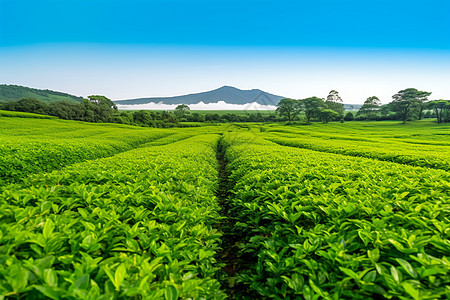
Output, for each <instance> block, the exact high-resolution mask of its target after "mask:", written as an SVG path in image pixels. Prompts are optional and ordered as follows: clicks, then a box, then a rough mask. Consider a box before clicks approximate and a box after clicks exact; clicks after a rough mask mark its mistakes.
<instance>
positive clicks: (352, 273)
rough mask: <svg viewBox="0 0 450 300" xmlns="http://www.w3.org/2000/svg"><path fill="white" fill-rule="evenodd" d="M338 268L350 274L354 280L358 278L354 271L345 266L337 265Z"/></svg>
mask: <svg viewBox="0 0 450 300" xmlns="http://www.w3.org/2000/svg"><path fill="white" fill-rule="evenodd" d="M339 269H340V270H341V271H342V272H344V273H345V274H347V276H350V277H351V278H353V279H354V280H357V281H358V280H359V277H358V274H356V273H355V272H353V271H352V270H350V269H347V268H343V267H339Z"/></svg>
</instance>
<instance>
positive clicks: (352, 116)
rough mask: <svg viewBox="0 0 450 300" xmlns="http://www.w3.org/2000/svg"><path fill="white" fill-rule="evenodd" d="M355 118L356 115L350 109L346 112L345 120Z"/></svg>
mask: <svg viewBox="0 0 450 300" xmlns="http://www.w3.org/2000/svg"><path fill="white" fill-rule="evenodd" d="M354 119H355V115H354V114H353V113H352V112H351V111H349V112H348V113H346V114H345V117H344V120H345V121H353V120H354Z"/></svg>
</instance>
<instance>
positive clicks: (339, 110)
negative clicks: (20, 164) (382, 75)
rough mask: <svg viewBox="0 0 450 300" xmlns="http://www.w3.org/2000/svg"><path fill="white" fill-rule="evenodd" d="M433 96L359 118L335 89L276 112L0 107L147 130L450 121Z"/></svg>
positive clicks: (409, 97) (29, 102)
mask: <svg viewBox="0 0 450 300" xmlns="http://www.w3.org/2000/svg"><path fill="white" fill-rule="evenodd" d="M430 94H431V93H430V92H425V91H419V90H417V89H414V88H408V89H405V90H401V91H399V92H398V93H397V94H395V95H393V96H392V98H393V101H392V102H390V103H388V104H386V105H382V104H381V101H380V99H379V98H378V97H376V96H371V97H369V98H367V99H366V101H365V102H364V104H363V105H362V106H361V108H360V109H359V110H358V112H356V114H354V113H353V112H347V113H346V114H345V111H344V104H343V101H342V98H341V97H340V96H339V93H338V92H337V91H336V90H332V91H331V92H330V93H329V94H328V96H327V97H326V98H325V99H323V98H318V97H310V98H306V99H299V100H296V99H288V98H287V99H282V100H281V101H280V102H279V103H278V106H277V109H276V113H277V114H269V115H266V114H264V115H263V114H261V113H248V114H245V115H242V114H233V113H226V114H217V113H206V114H199V113H191V112H190V109H189V106H187V105H185V104H180V105H178V106H177V107H176V109H175V110H174V111H173V112H169V111H157V112H156V111H147V110H140V111H118V109H117V106H116V105H115V104H114V102H113V101H111V100H110V99H108V98H106V97H105V96H99V95H92V96H89V97H88V98H87V99H82V101H81V102H79V103H72V102H66V101H56V102H51V103H49V104H47V103H45V102H43V101H40V100H37V99H33V98H23V99H20V100H15V101H8V102H3V103H1V102H0V109H4V110H10V111H21V112H29V113H37V114H44V115H51V116H56V117H58V118H60V119H66V120H78V121H85V122H96V123H98V122H108V123H119V124H129V125H137V126H148V127H159V128H166V127H179V126H184V125H183V122H211V123H228V122H282V121H288V122H292V121H294V120H295V121H296V120H301V119H303V120H305V121H306V123H307V124H309V123H310V122H314V121H319V122H324V123H328V122H330V121H341V122H343V121H352V120H401V121H402V122H403V123H405V122H406V121H408V120H420V119H422V118H436V119H437V122H438V123H447V122H450V100H433V101H428V97H429V96H430Z"/></svg>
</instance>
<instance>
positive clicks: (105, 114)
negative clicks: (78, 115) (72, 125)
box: [83, 95, 117, 122]
mask: <svg viewBox="0 0 450 300" xmlns="http://www.w3.org/2000/svg"><path fill="white" fill-rule="evenodd" d="M83 106H84V109H85V121H88V122H107V121H109V120H110V119H111V117H112V116H113V114H114V113H115V112H117V106H116V104H115V103H114V102H112V101H111V100H110V99H108V98H106V97H105V96H98V95H93V96H88V99H83Z"/></svg>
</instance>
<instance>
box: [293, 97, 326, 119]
mask: <svg viewBox="0 0 450 300" xmlns="http://www.w3.org/2000/svg"><path fill="white" fill-rule="evenodd" d="M299 107H300V109H301V110H302V111H304V112H305V116H306V123H307V124H309V123H310V121H311V119H312V118H317V117H319V114H320V111H321V110H322V109H323V108H324V107H325V102H324V101H323V99H320V98H317V97H310V98H306V99H301V100H299Z"/></svg>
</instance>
